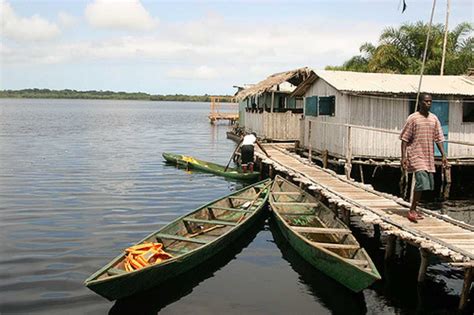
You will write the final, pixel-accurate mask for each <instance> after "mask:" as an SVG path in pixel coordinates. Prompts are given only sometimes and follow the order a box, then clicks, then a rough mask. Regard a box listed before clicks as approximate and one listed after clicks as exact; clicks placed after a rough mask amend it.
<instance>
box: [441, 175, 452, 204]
mask: <svg viewBox="0 0 474 315" xmlns="http://www.w3.org/2000/svg"><path fill="white" fill-rule="evenodd" d="M445 172H446V173H445V175H446V186H444V194H443V197H444V200H448V199H449V191H450V190H451V168H447V169H446V170H445Z"/></svg>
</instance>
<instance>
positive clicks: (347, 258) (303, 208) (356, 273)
mask: <svg viewBox="0 0 474 315" xmlns="http://www.w3.org/2000/svg"><path fill="white" fill-rule="evenodd" d="M270 207H271V210H272V215H273V217H274V219H275V222H276V223H277V225H278V228H279V229H280V231H281V232H282V234H283V235H284V237H285V238H286V240H287V241H288V242H289V243H290V245H291V246H292V247H293V248H294V249H295V250H296V251H297V252H298V253H299V254H300V255H301V256H302V257H303V258H304V259H305V260H306V261H308V262H309V263H310V264H311V265H313V266H314V267H315V268H317V269H319V270H320V271H322V272H324V273H325V274H326V275H328V276H329V277H331V278H333V279H334V280H336V281H338V282H339V283H341V284H343V285H344V286H346V287H347V288H349V289H351V290H352V291H354V292H359V291H361V290H363V289H365V288H366V287H368V286H369V285H371V284H372V283H373V282H375V281H376V280H379V279H381V277H380V275H379V273H378V271H377V268H376V267H375V265H374V263H373V262H372V260H371V259H370V257H369V255H368V254H367V252H366V251H365V249H363V248H361V247H360V245H359V243H358V242H357V240H356V238H355V237H354V236H353V235H352V232H351V230H350V229H349V228H348V227H347V226H346V225H345V224H344V223H343V222H342V221H341V220H339V219H338V218H336V217H335V215H334V212H332V211H331V209H329V208H328V207H326V206H325V205H324V204H322V203H320V202H319V201H318V200H317V199H316V198H315V197H314V196H312V195H310V194H308V193H307V192H305V191H303V190H301V189H300V188H299V187H298V186H296V185H294V184H292V183H290V182H289V181H287V180H286V179H284V178H282V177H280V176H277V177H276V178H275V180H274V182H273V185H272V190H271V194H270Z"/></svg>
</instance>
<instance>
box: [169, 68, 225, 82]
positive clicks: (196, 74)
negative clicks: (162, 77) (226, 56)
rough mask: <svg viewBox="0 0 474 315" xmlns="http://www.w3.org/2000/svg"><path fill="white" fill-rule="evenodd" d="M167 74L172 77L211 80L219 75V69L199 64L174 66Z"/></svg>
mask: <svg viewBox="0 0 474 315" xmlns="http://www.w3.org/2000/svg"><path fill="white" fill-rule="evenodd" d="M166 75H167V76H168V77H169V78H172V79H200V80H211V79H216V78H218V77H219V71H218V69H215V68H212V67H209V66H198V67H191V68H183V67H180V68H172V69H170V70H168V72H167V73H166Z"/></svg>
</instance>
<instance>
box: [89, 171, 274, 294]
mask: <svg viewBox="0 0 474 315" xmlns="http://www.w3.org/2000/svg"><path fill="white" fill-rule="evenodd" d="M270 184H271V181H270V180H269V179H267V180H264V181H261V182H258V183H256V184H253V185H250V186H247V187H245V188H244V189H241V190H239V191H237V192H234V193H232V194H230V195H227V196H225V197H222V198H220V199H217V200H215V201H212V202H210V203H208V204H206V205H203V206H201V207H199V208H198V209H196V210H194V211H192V212H190V213H189V214H186V215H184V216H182V217H180V218H178V219H176V220H175V221H173V222H171V223H170V224H168V225H166V226H164V227H163V228H161V229H159V230H158V231H156V232H153V233H151V234H150V235H148V236H147V237H145V238H144V239H142V240H141V241H139V242H138V243H136V244H135V245H139V244H143V243H148V242H158V243H161V244H163V250H164V251H165V252H167V253H169V254H171V255H173V258H170V259H167V260H163V261H162V262H161V263H157V264H154V265H150V266H147V267H143V268H141V269H138V270H134V271H126V270H125V265H124V262H125V259H126V254H125V251H124V252H123V253H121V254H120V255H119V256H117V257H116V258H114V259H113V260H112V261H111V262H109V263H108V264H107V265H105V266H104V267H103V268H101V269H100V270H99V271H97V272H96V273H94V274H93V275H91V276H90V277H89V278H87V279H86V280H85V283H84V284H85V285H86V286H87V287H88V288H89V289H91V290H92V291H94V292H96V293H98V294H100V295H102V296H103V297H105V298H107V299H109V300H117V299H121V298H124V297H127V296H130V295H133V294H135V293H138V292H141V291H145V290H147V289H150V288H152V287H155V286H157V285H159V284H160V283H162V282H164V281H166V280H169V279H171V278H173V277H175V276H177V275H179V274H182V273H183V272H186V271H188V270H191V269H192V268H193V267H195V266H197V265H199V264H201V263H202V262H204V261H205V260H206V259H208V258H210V257H212V256H214V255H215V254H217V253H218V252H219V251H220V250H222V249H223V248H225V247H226V245H228V244H230V243H231V242H233V240H235V239H236V238H237V237H239V236H240V235H241V234H242V233H244V232H245V231H247V230H248V229H249V228H250V227H251V226H252V224H253V223H254V222H256V221H257V220H258V218H259V216H260V215H262V214H263V213H264V211H262V209H263V207H264V205H265V203H266V202H267V199H268V196H269V191H270Z"/></svg>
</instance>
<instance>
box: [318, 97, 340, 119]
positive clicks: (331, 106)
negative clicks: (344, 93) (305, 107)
mask: <svg viewBox="0 0 474 315" xmlns="http://www.w3.org/2000/svg"><path fill="white" fill-rule="evenodd" d="M335 110H336V97H335V96H321V97H320V98H319V115H328V116H334V114H335Z"/></svg>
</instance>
